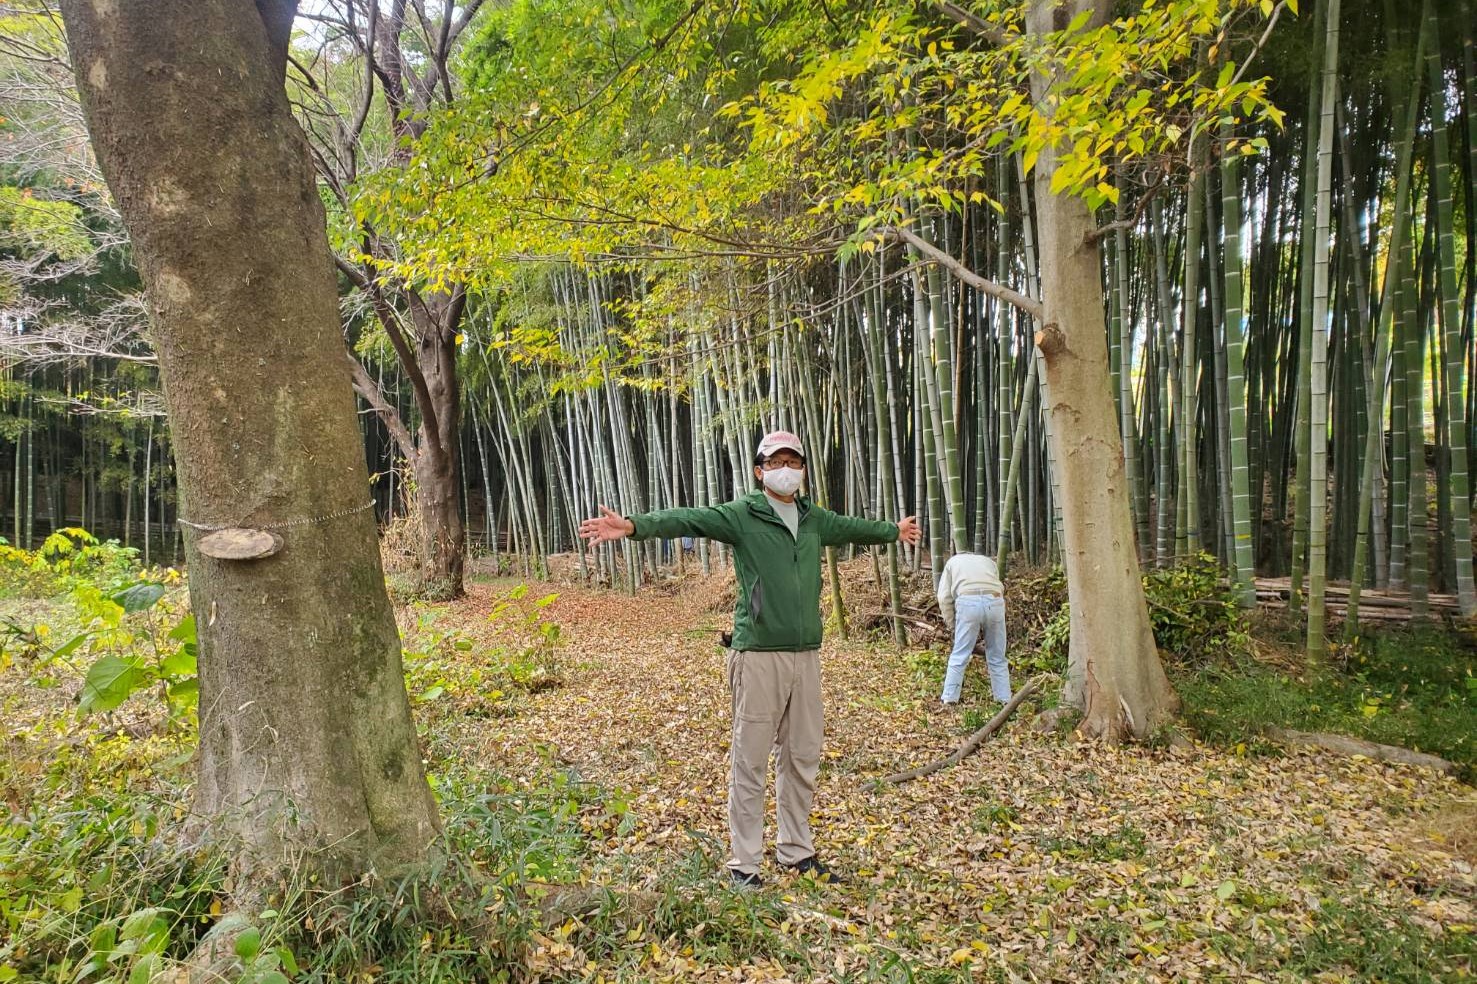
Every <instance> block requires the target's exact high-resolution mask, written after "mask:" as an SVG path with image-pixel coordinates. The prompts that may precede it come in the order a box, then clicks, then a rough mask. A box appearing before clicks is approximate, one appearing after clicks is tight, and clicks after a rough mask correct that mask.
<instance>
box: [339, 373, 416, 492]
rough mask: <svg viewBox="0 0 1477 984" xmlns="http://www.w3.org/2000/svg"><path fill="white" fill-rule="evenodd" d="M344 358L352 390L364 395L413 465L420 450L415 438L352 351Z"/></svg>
mask: <svg viewBox="0 0 1477 984" xmlns="http://www.w3.org/2000/svg"><path fill="white" fill-rule="evenodd" d="M344 358H346V359H348V360H349V376H350V378H351V379H352V380H353V383H354V392H356V393H358V394H359V395H360V396H362V397H364V402H365V403H368V404H369V406H370V408H371V409H373V410H374V412H375V413H376V414H377V415H378V416H379V419H380V420H381V421H382V422H383V423H384V425H385V429H386V430H388V431H389V432H390V436H391V437H392V438H394V439H395V443H396V444H397V445H399V447H400V453H401V454H403V455H405V459H406V460H407V461H409V462H410V464H411V466H412V467H414V465H415V460H416V458H417V457H419V455H420V452H419V451H418V450H417V449H416V446H415V438H413V437H411V436H410V430H409V429H408V428H407V427H406V426H405V422H404V421H403V420H401V419H400V414H399V413H397V412H396V411H395V408H394V407H392V406H390V405H389V404H388V403H386V402H385V396H384V394H383V393H381V392H380V388H379V386H377V385H375V382H374V380H373V379H370V378H369V373H368V372H367V371H366V370H365V368H364V366H363V364H361V363H360V361H359V360H358V359H356V358H354V355H353V353H351V352H347V351H346V352H345V353H344Z"/></svg>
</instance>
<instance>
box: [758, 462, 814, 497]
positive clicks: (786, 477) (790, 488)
mask: <svg viewBox="0 0 1477 984" xmlns="http://www.w3.org/2000/svg"><path fill="white" fill-rule="evenodd" d="M804 480H805V470H804V469H803V468H776V469H775V470H774V471H767V472H765V473H764V487H765V488H767V489H769V491H771V492H773V493H775V494H776V495H794V494H795V493H796V491H798V490H799V488H800V483H801V482H802V481H804Z"/></svg>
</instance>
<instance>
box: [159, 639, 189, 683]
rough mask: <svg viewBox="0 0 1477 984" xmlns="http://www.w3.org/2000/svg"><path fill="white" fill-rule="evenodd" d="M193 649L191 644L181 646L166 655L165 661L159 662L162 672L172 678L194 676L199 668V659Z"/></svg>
mask: <svg viewBox="0 0 1477 984" xmlns="http://www.w3.org/2000/svg"><path fill="white" fill-rule="evenodd" d="M191 649H192V647H190V646H181V647H179V648H178V649H176V650H175V651H174V652H172V653H170V654H169V655H168V656H166V657H164V659H163V661H162V662H160V664H159V672H160V674H161V675H163V676H166V677H170V678H178V677H184V676H194V675H195V672H196V670H197V664H198V660H196V658H195V654H194V653H193V652H192V651H191Z"/></svg>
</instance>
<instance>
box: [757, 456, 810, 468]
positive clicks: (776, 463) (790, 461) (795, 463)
mask: <svg viewBox="0 0 1477 984" xmlns="http://www.w3.org/2000/svg"><path fill="white" fill-rule="evenodd" d="M763 467H764V470H765V471H778V470H779V469H781V468H804V467H805V462H803V461H801V460H800V459H799V458H770V459H769V460H768V461H766V462H764V466H763Z"/></svg>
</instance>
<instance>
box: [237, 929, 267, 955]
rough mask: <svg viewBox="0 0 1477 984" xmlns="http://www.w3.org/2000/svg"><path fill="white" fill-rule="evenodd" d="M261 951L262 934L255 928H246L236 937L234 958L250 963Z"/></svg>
mask: <svg viewBox="0 0 1477 984" xmlns="http://www.w3.org/2000/svg"><path fill="white" fill-rule="evenodd" d="M261 949H262V933H261V930H259V929H257V928H256V927H255V926H248V927H247V928H246V929H244V930H242V931H241V935H240V936H238V937H236V956H238V957H240V958H241V959H242V960H245V961H246V962H248V963H250V962H251V959H252V958H253V957H255V956H256V955H257V954H258V953H260V952H261Z"/></svg>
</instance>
